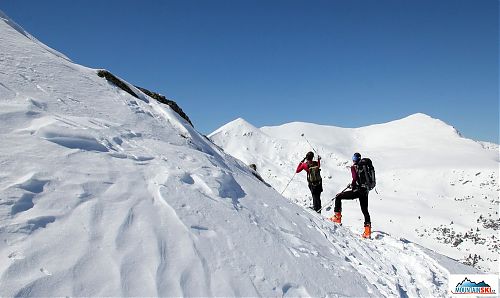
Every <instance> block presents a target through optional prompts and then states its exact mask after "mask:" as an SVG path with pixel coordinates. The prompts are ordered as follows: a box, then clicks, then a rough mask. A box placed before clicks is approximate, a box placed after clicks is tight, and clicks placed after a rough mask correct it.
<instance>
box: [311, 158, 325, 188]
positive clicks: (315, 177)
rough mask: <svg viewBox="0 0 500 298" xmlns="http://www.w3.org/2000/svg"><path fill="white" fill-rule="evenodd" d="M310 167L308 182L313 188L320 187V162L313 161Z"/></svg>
mask: <svg viewBox="0 0 500 298" xmlns="http://www.w3.org/2000/svg"><path fill="white" fill-rule="evenodd" d="M308 166H309V173H307V182H308V183H309V184H311V185H313V186H318V185H320V184H321V181H322V179H321V169H320V168H319V166H318V162H316V161H313V162H312V163H311V164H309V165H308Z"/></svg>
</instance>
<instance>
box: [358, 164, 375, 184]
mask: <svg viewBox="0 0 500 298" xmlns="http://www.w3.org/2000/svg"><path fill="white" fill-rule="evenodd" d="M358 178H359V185H360V186H361V187H363V188H366V189H367V190H372V189H374V188H375V186H376V184H377V182H376V179H375V168H374V167H373V163H372V161H371V159H369V158H362V159H361V160H360V161H359V163H358Z"/></svg>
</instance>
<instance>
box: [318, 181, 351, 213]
mask: <svg viewBox="0 0 500 298" xmlns="http://www.w3.org/2000/svg"><path fill="white" fill-rule="evenodd" d="M348 188H349V187H346V188H344V190H342V191H341V192H339V193H338V194H336V195H335V198H333V199H332V200H331V201H330V202H329V203H328V204H326V205H325V206H323V207H321V209H319V210H318V212H321V210H323V209H324V208H326V207H328V206H331V205H333V203H334V202H335V201H334V200H335V199H336V198H337V197H338V196H339V195H340V194H341V193H343V192H344V191H346V190H347V189H348Z"/></svg>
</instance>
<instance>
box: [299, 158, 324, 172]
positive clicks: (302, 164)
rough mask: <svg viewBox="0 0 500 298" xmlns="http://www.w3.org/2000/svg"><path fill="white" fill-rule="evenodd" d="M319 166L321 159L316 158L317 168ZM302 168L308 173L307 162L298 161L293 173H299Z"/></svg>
mask: <svg viewBox="0 0 500 298" xmlns="http://www.w3.org/2000/svg"><path fill="white" fill-rule="evenodd" d="M319 167H321V159H318V168H319ZM302 170H305V171H306V172H307V173H309V165H308V164H307V162H299V165H298V166H297V170H295V173H300V172H301V171H302Z"/></svg>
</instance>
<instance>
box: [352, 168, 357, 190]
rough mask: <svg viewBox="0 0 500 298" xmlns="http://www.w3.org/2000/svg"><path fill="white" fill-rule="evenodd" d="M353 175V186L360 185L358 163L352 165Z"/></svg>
mask: <svg viewBox="0 0 500 298" xmlns="http://www.w3.org/2000/svg"><path fill="white" fill-rule="evenodd" d="M351 176H352V182H351V186H352V188H353V189H355V188H356V187H357V186H358V185H357V182H358V172H357V171H356V165H352V166H351Z"/></svg>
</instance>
